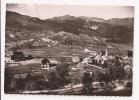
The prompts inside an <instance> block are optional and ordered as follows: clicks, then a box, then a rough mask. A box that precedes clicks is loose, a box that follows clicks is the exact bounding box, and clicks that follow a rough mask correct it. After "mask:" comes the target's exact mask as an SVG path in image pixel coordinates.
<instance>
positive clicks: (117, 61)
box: [5, 48, 133, 95]
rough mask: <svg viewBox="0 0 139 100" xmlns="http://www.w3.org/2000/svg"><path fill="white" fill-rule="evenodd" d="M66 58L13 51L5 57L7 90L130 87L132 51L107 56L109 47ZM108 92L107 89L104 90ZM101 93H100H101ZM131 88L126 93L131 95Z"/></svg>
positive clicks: (37, 91)
mask: <svg viewBox="0 0 139 100" xmlns="http://www.w3.org/2000/svg"><path fill="white" fill-rule="evenodd" d="M83 52H85V53H86V54H87V55H86V57H84V58H82V57H80V56H73V57H70V58H68V59H70V61H66V60H65V59H66V58H64V57H60V58H58V59H57V60H54V59H51V58H49V57H39V58H38V57H33V56H32V55H31V54H28V55H25V54H24V52H20V51H13V53H12V54H11V55H8V56H7V57H6V59H5V75H6V76H5V77H6V79H5V81H6V83H7V84H6V85H5V86H6V89H5V92H6V93H19V94H20V93H21V94H73V95H76V94H77V95H78V94H81V95H82V94H83V95H103V92H104V94H105V93H107V92H108V91H116V92H117V91H120V90H123V89H125V88H126V89H128V90H129V91H130V89H131V88H132V68H133V65H132V61H133V53H132V51H130V50H127V51H126V52H127V53H126V54H127V55H120V56H119V55H113V56H112V55H109V48H106V49H105V51H101V52H95V51H92V50H89V49H87V48H85V49H84V50H83ZM106 91H107V92H106ZM101 92H102V93H101ZM131 94H132V93H131V91H130V92H129V93H128V95H131Z"/></svg>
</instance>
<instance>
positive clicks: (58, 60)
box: [4, 3, 134, 97]
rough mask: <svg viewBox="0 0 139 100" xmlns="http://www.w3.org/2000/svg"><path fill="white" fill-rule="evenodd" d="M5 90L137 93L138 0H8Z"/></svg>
mask: <svg viewBox="0 0 139 100" xmlns="http://www.w3.org/2000/svg"><path fill="white" fill-rule="evenodd" d="M5 13H6V16H5V51H4V52H5V55H4V56H5V59H4V93H5V94H18V95H21V94H22V95H26V94H27V95H72V96H74V95H76V96H126V97H127V96H128V97H129V96H132V91H133V88H132V87H133V75H134V73H133V53H134V52H133V50H134V48H133V41H134V6H126V5H125V6H118V5H116V6H114V5H112V6H111V5H108V6H106V5H66V4H65V5H54V4H20V3H7V4H6V11H5Z"/></svg>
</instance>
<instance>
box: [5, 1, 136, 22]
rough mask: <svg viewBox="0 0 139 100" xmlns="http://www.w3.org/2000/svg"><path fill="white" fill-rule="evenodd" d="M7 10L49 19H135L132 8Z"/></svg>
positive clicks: (21, 7) (11, 6)
mask: <svg viewBox="0 0 139 100" xmlns="http://www.w3.org/2000/svg"><path fill="white" fill-rule="evenodd" d="M6 10H8V11H14V12H18V13H20V14H24V15H29V16H32V17H39V18H40V19H47V18H52V17H56V16H62V15H72V16H88V17H99V18H104V19H110V18H125V17H134V7H132V6H75V5H36V4H7V6H6Z"/></svg>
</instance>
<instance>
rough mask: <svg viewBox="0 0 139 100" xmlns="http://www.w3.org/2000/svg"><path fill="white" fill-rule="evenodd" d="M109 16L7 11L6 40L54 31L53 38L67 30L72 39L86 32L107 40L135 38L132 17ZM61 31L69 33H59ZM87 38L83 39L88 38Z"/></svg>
mask: <svg viewBox="0 0 139 100" xmlns="http://www.w3.org/2000/svg"><path fill="white" fill-rule="evenodd" d="M110 20H112V21H110ZM110 20H107V21H106V20H103V19H102V18H95V17H91V18H88V17H83V16H81V17H74V16H70V15H65V16H59V17H54V18H50V19H46V20H41V19H39V18H36V17H30V16H26V15H21V14H19V13H16V12H11V11H7V12H6V42H12V41H19V40H23V39H24V40H25V39H31V38H42V37H51V34H52V36H53V37H51V38H53V39H55V38H54V37H57V36H58V37H59V36H60V37H62V38H61V39H64V37H65V35H59V34H68V35H67V37H70V40H72V41H74V39H76V40H78V39H79V40H81V38H79V37H80V35H83V36H85V38H88V37H93V36H96V37H104V38H109V39H108V40H109V41H108V42H122V43H129V42H132V41H133V21H134V20H133V19H130V18H126V19H110ZM117 20H118V21H117ZM62 31H63V32H66V33H60V32H62ZM69 33H70V35H69ZM85 38H82V39H84V40H86V39H85ZM84 40H83V41H84ZM89 40H90V39H89ZM58 41H60V40H58ZM87 42H89V41H87Z"/></svg>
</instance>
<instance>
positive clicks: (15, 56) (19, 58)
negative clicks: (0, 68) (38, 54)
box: [11, 52, 26, 61]
mask: <svg viewBox="0 0 139 100" xmlns="http://www.w3.org/2000/svg"><path fill="white" fill-rule="evenodd" d="M11 60H15V61H23V60H26V59H25V56H24V54H23V52H14V53H13V55H11Z"/></svg>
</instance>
